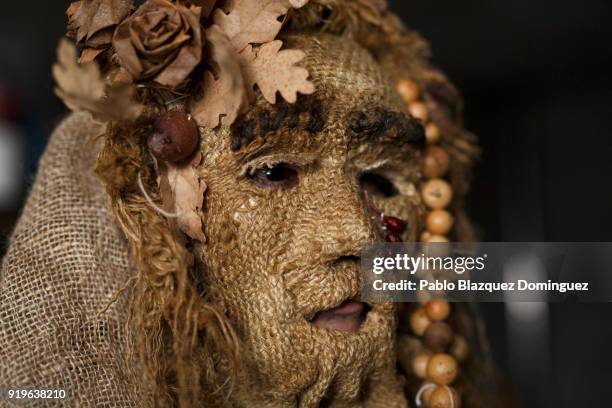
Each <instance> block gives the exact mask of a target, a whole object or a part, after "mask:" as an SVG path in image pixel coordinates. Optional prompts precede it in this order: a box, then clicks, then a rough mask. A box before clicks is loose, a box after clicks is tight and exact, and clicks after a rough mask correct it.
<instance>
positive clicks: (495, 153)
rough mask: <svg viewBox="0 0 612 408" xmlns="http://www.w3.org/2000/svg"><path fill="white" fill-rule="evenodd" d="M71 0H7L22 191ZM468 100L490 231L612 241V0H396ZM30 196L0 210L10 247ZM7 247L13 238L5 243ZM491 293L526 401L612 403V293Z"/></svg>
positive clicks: (499, 334) (47, 113)
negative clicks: (524, 299)
mask: <svg viewBox="0 0 612 408" xmlns="http://www.w3.org/2000/svg"><path fill="white" fill-rule="evenodd" d="M67 5H68V2H67V1H63V2H57V1H43V0H35V1H34V0H33V1H27V2H26V1H20V2H17V1H10V2H3V5H2V13H1V16H0V50H1V52H0V101H1V104H0V106H3V108H2V109H1V110H0V111H3V113H2V116H0V117H1V118H2V119H3V120H4V121H7V120H8V121H10V122H12V123H13V124H14V125H16V126H17V129H19V131H20V132H21V133H22V136H21V140H23V141H25V143H24V144H23V148H24V151H25V153H26V160H25V161H24V163H23V167H22V168H21V169H20V174H22V177H23V183H22V184H23V190H22V194H21V196H20V197H21V198H23V196H24V195H25V193H26V191H27V189H28V187H29V185H30V184H31V181H32V178H33V172H34V171H35V167H36V162H37V160H38V157H39V155H40V153H41V152H42V150H43V148H44V145H45V143H46V140H47V137H48V134H49V132H50V131H51V130H52V128H53V127H54V126H55V125H56V124H57V123H58V121H59V120H60V119H61V117H62V115H63V114H64V113H65V111H64V108H63V107H62V105H61V104H60V103H59V101H58V100H57V99H56V98H55V97H54V96H53V93H52V81H51V76H50V66H51V64H52V62H53V60H54V58H55V56H54V54H55V46H56V44H57V40H58V38H59V37H60V36H61V35H62V34H63V33H64V27H65V17H64V10H65V7H66V6H67ZM391 5H392V8H393V9H394V10H395V11H397V12H398V13H399V14H400V15H401V16H402V17H403V19H404V21H406V22H407V24H408V25H410V26H411V27H413V28H415V29H417V30H418V31H419V32H421V33H422V34H423V35H424V36H425V37H426V38H427V39H428V40H429V41H430V43H431V44H432V47H433V51H434V58H433V59H434V62H435V63H436V64H437V65H438V66H440V67H442V68H443V69H444V70H445V71H446V73H447V74H448V75H449V76H450V78H451V79H452V80H453V81H454V82H455V84H456V85H457V86H458V87H459V88H460V89H461V91H462V92H463V94H464V96H465V99H466V126H467V127H468V128H469V129H470V130H472V131H474V132H475V133H476V134H477V135H479V136H480V141H481V145H482V147H483V155H482V159H481V161H480V162H479V164H478V167H477V169H476V177H475V183H474V188H473V192H472V194H471V195H470V197H469V204H468V208H469V209H470V212H471V216H472V219H474V220H475V221H476V222H477V224H478V226H479V228H480V231H481V233H482V238H483V240H487V241H612V239H611V237H610V235H611V233H610V231H612V215H611V214H610V212H611V211H612V183H611V182H610V178H611V177H612V158H611V155H612V132H611V130H612V125H611V124H610V123H611V122H610V121H611V119H612V108H611V105H612V104H611V103H610V98H611V97H612V74H611V72H612V71H611V68H612V24H610V22H611V21H612V2H609V1H606V0H583V1H581V2H574V1H560V0H556V1H555V0H539V1H538V0H531V1H528V0H513V1H502V0H462V1H457V0H421V1H400V0H395V1H391ZM19 206H20V204H19V201H17V202H16V203H15V204H14V205H12V206H10V208H5V209H3V210H0V236H2V243H1V247H0V248H4V247H5V245H6V242H7V238H6V237H7V234H8V233H9V232H10V230H11V228H12V226H13V225H14V222H15V219H16V216H17V209H18V208H19ZM1 253H2V249H0V254H1ZM521 307H522V308H516V307H514V308H513V307H510V306H505V305H503V304H486V305H483V307H482V310H483V314H484V316H485V319H486V321H487V325H488V331H489V339H490V342H491V345H492V353H493V357H494V358H495V361H496V362H497V364H498V365H499V366H500V367H501V368H502V370H503V372H504V373H505V374H506V376H507V378H508V380H509V381H510V382H511V383H512V384H513V385H514V388H515V391H516V395H517V397H518V400H519V401H520V402H521V406H527V407H562V408H563V407H589V408H598V407H610V406H612V402H610V401H612V397H610V389H609V387H610V386H611V385H612V347H610V345H612V324H611V320H612V319H611V318H610V316H611V315H612V313H611V312H612V307H610V306H609V304H565V305H561V304H551V305H545V304H533V305H530V304H526V305H523V306H521Z"/></svg>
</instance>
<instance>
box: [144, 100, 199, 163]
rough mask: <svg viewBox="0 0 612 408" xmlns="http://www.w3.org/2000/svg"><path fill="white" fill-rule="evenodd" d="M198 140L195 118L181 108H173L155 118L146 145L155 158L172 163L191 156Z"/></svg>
mask: <svg viewBox="0 0 612 408" xmlns="http://www.w3.org/2000/svg"><path fill="white" fill-rule="evenodd" d="M198 140H199V131H198V125H197V124H196V122H195V120H193V119H191V117H190V116H188V115H187V114H186V113H185V111H184V110H183V109H182V108H175V109H172V110H169V111H167V112H164V113H162V114H161V116H160V117H159V118H158V119H157V121H156V122H155V125H154V127H153V133H152V134H151V135H150V136H149V139H148V140H147V145H148V146H149V151H150V152H151V153H152V154H153V155H154V156H155V157H156V158H157V159H159V160H163V161H167V162H171V163H174V162H179V161H182V160H185V159H187V158H188V157H189V156H191V154H192V153H193V152H194V151H195V149H196V148H197V146H198Z"/></svg>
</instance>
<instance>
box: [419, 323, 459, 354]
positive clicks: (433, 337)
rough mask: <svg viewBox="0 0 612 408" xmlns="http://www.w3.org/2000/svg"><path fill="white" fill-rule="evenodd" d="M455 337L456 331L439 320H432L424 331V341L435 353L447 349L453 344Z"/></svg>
mask: <svg viewBox="0 0 612 408" xmlns="http://www.w3.org/2000/svg"><path fill="white" fill-rule="evenodd" d="M453 338H454V333H453V330H452V329H451V328H450V326H449V325H448V324H446V323H444V322H439V321H438V322H432V323H431V324H430V325H429V326H427V329H426V330H425V333H423V343H425V346H427V348H428V349H430V350H431V351H433V352H435V353H441V352H443V351H445V350H446V349H447V348H448V346H450V345H451V344H452V342H453Z"/></svg>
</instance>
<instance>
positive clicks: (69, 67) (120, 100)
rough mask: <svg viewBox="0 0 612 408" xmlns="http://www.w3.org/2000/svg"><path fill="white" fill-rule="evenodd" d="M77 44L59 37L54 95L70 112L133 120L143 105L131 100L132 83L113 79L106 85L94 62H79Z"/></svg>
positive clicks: (104, 119) (110, 118)
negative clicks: (82, 111) (84, 112)
mask: <svg viewBox="0 0 612 408" xmlns="http://www.w3.org/2000/svg"><path fill="white" fill-rule="evenodd" d="M76 54H77V53H76V47H75V46H74V45H72V44H71V43H70V41H68V40H66V39H62V41H61V42H60V44H59V46H58V49H57V57H58V62H57V63H56V64H55V65H53V78H54V79H55V82H56V84H57V86H56V88H55V93H56V95H57V96H58V97H59V98H60V99H61V100H62V101H63V102H64V103H65V104H66V106H68V107H69V108H70V109H71V110H73V111H81V110H85V111H88V112H91V114H92V115H93V116H94V118H96V119H98V120H101V121H110V120H117V121H123V120H134V119H136V118H137V117H138V116H139V115H140V114H141V113H142V110H143V108H144V106H143V105H142V104H140V103H138V102H135V101H134V100H133V95H134V91H135V90H134V87H133V86H132V84H129V83H126V82H121V81H116V82H115V83H114V84H113V85H112V86H107V84H106V82H105V81H104V79H103V78H102V75H101V74H100V69H99V68H98V65H97V64H96V63H95V62H88V63H85V64H81V65H80V64H79V63H78V62H77V55H76Z"/></svg>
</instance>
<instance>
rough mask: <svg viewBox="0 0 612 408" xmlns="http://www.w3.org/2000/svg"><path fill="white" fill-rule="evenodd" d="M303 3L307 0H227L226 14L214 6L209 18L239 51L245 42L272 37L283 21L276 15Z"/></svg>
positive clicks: (265, 39) (270, 39) (270, 38)
mask: <svg viewBox="0 0 612 408" xmlns="http://www.w3.org/2000/svg"><path fill="white" fill-rule="evenodd" d="M306 3H308V0H231V1H230V2H229V3H228V5H227V7H226V8H227V10H228V14H226V13H224V12H223V10H221V9H216V10H215V11H214V13H213V18H214V22H215V24H217V25H218V26H219V27H221V29H222V30H223V31H224V32H225V34H227V36H228V37H229V38H230V40H231V41H232V44H234V47H235V48H236V51H238V52H240V51H242V50H243V49H244V47H246V46H247V45H248V44H251V43H255V44H261V43H266V42H269V41H272V40H274V39H275V38H276V35H277V34H278V32H279V31H280V29H281V27H282V25H283V23H282V22H280V21H278V18H279V17H280V16H283V15H285V14H287V11H288V10H289V9H290V8H300V7H302V6H304V5H305V4H306Z"/></svg>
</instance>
